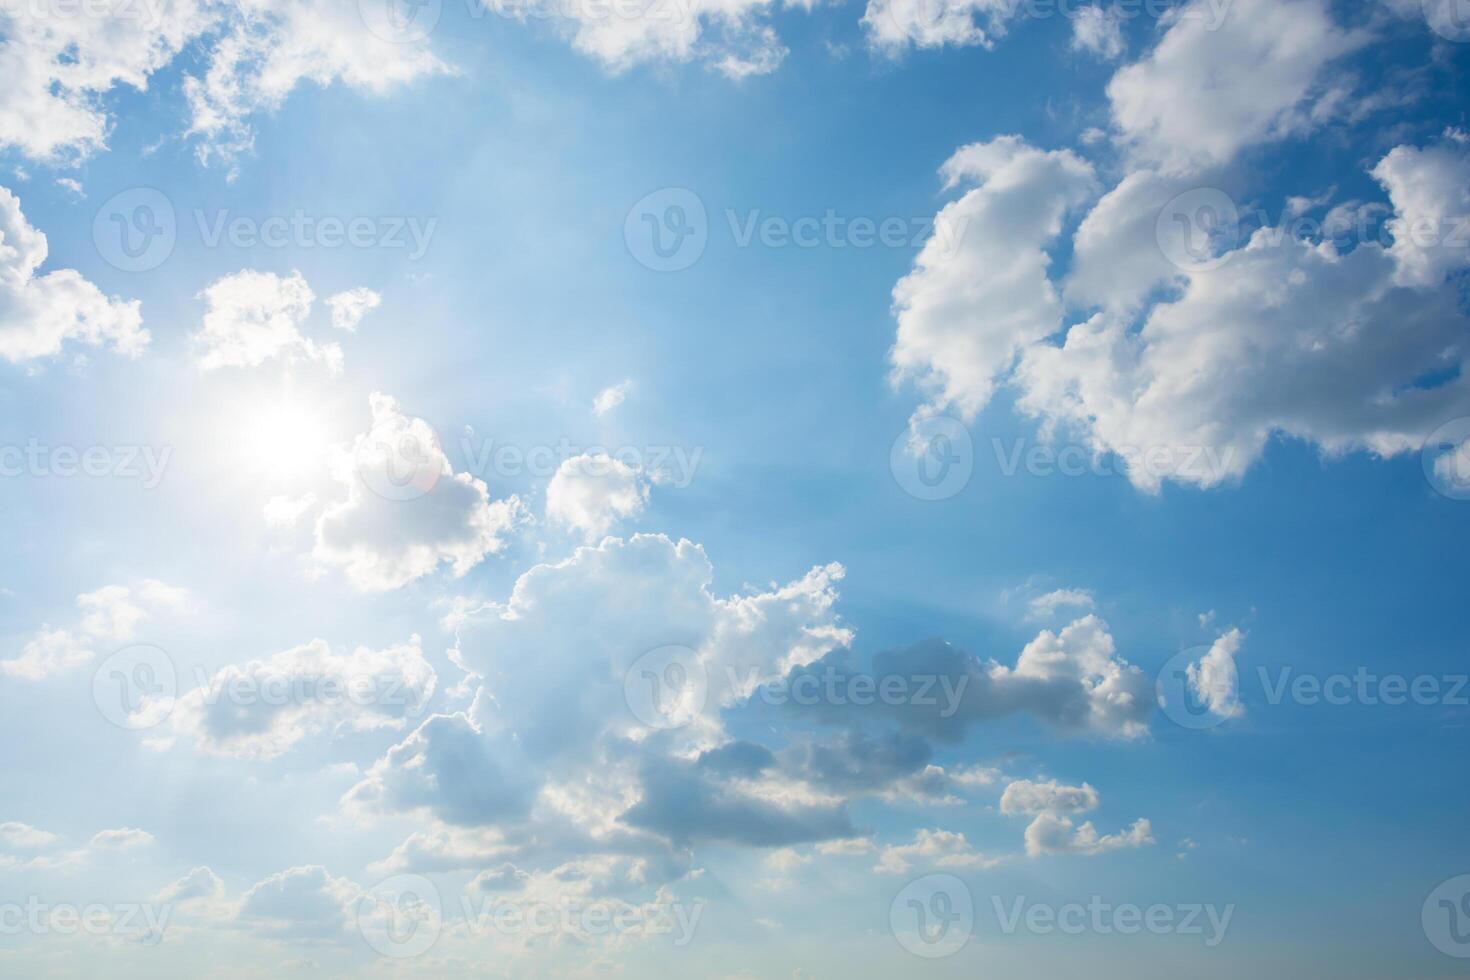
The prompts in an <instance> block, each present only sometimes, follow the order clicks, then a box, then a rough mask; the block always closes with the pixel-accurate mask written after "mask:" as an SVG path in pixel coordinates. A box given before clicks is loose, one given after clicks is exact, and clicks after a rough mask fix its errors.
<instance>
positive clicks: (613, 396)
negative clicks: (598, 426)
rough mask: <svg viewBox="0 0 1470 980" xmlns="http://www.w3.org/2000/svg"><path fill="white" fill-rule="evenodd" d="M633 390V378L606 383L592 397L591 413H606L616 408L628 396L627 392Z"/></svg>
mask: <svg viewBox="0 0 1470 980" xmlns="http://www.w3.org/2000/svg"><path fill="white" fill-rule="evenodd" d="M632 390H633V379H632V378H625V379H623V380H622V381H619V382H618V383H617V384H615V385H608V386H607V387H606V388H604V389H602V390H601V391H599V392H598V393H597V397H596V398H594V399H592V414H593V415H606V414H608V413H609V412H611V411H612V410H613V409H615V408H617V407H618V406H619V405H621V404H622V403H623V402H624V401H626V400H627V398H628V393H629V392H631V391H632Z"/></svg>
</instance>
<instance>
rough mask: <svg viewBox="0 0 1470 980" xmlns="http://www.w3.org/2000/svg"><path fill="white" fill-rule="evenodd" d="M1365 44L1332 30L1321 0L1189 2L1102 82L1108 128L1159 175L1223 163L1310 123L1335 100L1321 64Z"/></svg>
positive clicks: (1355, 35) (1348, 33) (1359, 35)
mask: <svg viewBox="0 0 1470 980" xmlns="http://www.w3.org/2000/svg"><path fill="white" fill-rule="evenodd" d="M1366 40H1367V37H1366V35H1364V34H1362V33H1359V32H1354V31H1347V30H1343V29H1341V28H1339V27H1338V26H1337V25H1336V24H1335V23H1334V22H1333V20H1332V16H1331V14H1330V12H1329V11H1328V5H1327V3H1326V0H1234V2H1233V3H1229V4H1218V3H1215V2H1214V0H1192V2H1190V3H1188V4H1186V5H1185V6H1184V7H1182V8H1180V9H1179V10H1178V11H1177V12H1175V13H1173V15H1172V16H1171V18H1170V20H1169V26H1168V29H1167V30H1166V31H1165V32H1164V36H1163V37H1162V38H1161V39H1160V40H1159V43H1158V44H1157V46H1155V47H1154V49H1153V50H1152V51H1150V52H1149V54H1148V55H1147V56H1146V57H1144V58H1143V59H1142V60H1141V61H1138V62H1136V63H1135V64H1131V65H1128V66H1126V67H1124V68H1121V69H1119V71H1118V72H1117V74H1115V75H1114V76H1113V79H1112V81H1110V82H1109V83H1108V98H1109V100H1110V101H1111V103H1112V113H1113V124H1114V126H1115V127H1116V129H1117V130H1118V132H1119V134H1120V138H1121V140H1122V141H1123V142H1124V144H1125V145H1126V146H1128V147H1129V148H1130V149H1131V150H1132V152H1133V153H1134V155H1135V156H1136V157H1137V158H1138V159H1139V160H1140V162H1143V163H1147V164H1153V165H1156V166H1158V167H1160V168H1162V169H1164V170H1168V171H1180V170H1196V169H1201V168H1204V167H1209V166H1214V165H1219V164H1223V163H1227V162H1229V161H1230V160H1231V159H1233V158H1234V157H1235V155H1236V154H1237V153H1239V152H1240V150H1242V149H1243V148H1245V147H1247V146H1250V145H1252V144H1255V143H1260V142H1263V141H1266V140H1271V139H1279V138H1281V137H1283V136H1286V135H1289V134H1291V133H1294V132H1301V131H1304V130H1307V129H1310V128H1311V127H1313V126H1315V125H1317V124H1318V123H1319V122H1320V121H1321V119H1322V115H1323V114H1324V113H1325V112H1328V111H1331V108H1332V106H1333V103H1334V101H1335V99H1334V98H1328V97H1327V96H1328V95H1329V91H1328V87H1327V86H1326V85H1325V84H1324V82H1323V78H1324V73H1325V69H1326V67H1327V66H1328V65H1329V64H1330V63H1331V62H1333V61H1334V60H1336V59H1337V58H1340V57H1342V56H1343V55H1346V54H1348V53H1350V52H1352V51H1355V50H1357V49H1358V48H1359V47H1361V46H1362V45H1363V44H1364V43H1365V42H1366ZM1339 96H1340V93H1339Z"/></svg>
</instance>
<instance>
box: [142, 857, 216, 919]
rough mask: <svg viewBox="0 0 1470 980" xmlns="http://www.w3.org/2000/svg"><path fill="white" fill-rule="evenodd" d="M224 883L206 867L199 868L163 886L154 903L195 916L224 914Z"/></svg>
mask: <svg viewBox="0 0 1470 980" xmlns="http://www.w3.org/2000/svg"><path fill="white" fill-rule="evenodd" d="M224 898H225V883H224V882H223V881H221V880H220V877H219V875H217V874H215V873H214V871H213V869H211V868H208V867H199V868H195V869H194V870H192V871H190V872H189V873H188V874H186V875H184V877H182V878H180V879H178V880H177V881H173V882H171V883H169V884H167V885H165V886H164V887H163V888H162V889H160V890H159V892H158V894H157V896H155V899H154V900H155V901H157V902H158V903H159V904H161V905H166V906H169V907H171V908H177V909H179V910H181V911H183V912H187V913H190V914H195V915H200V914H203V915H211V914H214V913H216V912H224V911H225V906H224Z"/></svg>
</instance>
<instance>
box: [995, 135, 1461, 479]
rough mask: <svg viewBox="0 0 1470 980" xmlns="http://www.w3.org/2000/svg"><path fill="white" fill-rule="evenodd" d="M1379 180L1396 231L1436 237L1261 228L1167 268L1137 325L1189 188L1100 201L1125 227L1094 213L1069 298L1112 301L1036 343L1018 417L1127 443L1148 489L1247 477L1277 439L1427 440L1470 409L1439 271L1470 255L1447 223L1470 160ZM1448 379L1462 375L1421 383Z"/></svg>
mask: <svg viewBox="0 0 1470 980" xmlns="http://www.w3.org/2000/svg"><path fill="white" fill-rule="evenodd" d="M1372 174H1373V176H1374V177H1376V178H1377V179H1378V180H1379V181H1380V183H1382V184H1383V186H1384V189H1385V191H1386V192H1387V193H1388V196H1389V197H1390V199H1391V200H1392V201H1393V203H1394V208H1395V211H1394V215H1395V219H1396V221H1395V222H1393V223H1391V226H1390V227H1391V228H1393V229H1394V230H1396V231H1400V232H1407V230H1408V228H1409V227H1410V226H1412V225H1413V224H1414V222H1415V221H1416V220H1417V219H1418V216H1419V214H1423V215H1425V216H1426V220H1427V222H1428V224H1429V225H1431V226H1433V227H1436V228H1438V229H1439V231H1438V235H1439V236H1440V237H1437V238H1435V239H1434V240H1433V241H1426V240H1422V239H1421V242H1422V244H1415V242H1414V241H1413V240H1412V238H1411V237H1400V238H1396V239H1395V241H1394V244H1393V245H1392V247H1390V248H1387V249H1385V248H1383V247H1382V246H1381V245H1379V244H1378V243H1377V242H1374V241H1367V242H1361V243H1357V244H1356V247H1354V248H1352V250H1351V251H1346V250H1344V249H1343V248H1342V247H1341V246H1340V245H1339V243H1336V242H1333V241H1331V240H1323V241H1298V240H1295V239H1293V238H1291V237H1290V236H1287V235H1284V234H1282V233H1281V232H1280V231H1278V229H1275V228H1269V227H1267V228H1260V229H1258V230H1256V231H1255V232H1254V233H1253V234H1252V235H1251V237H1250V238H1249V239H1248V240H1247V241H1246V243H1245V244H1244V245H1242V246H1241V247H1239V248H1237V249H1234V250H1230V251H1227V252H1224V253H1222V255H1221V258H1220V261H1219V262H1218V263H1217V265H1218V267H1215V268H1210V269H1208V270H1203V271H1186V270H1183V269H1170V270H1169V271H1170V272H1172V275H1170V277H1169V278H1170V280H1171V281H1172V283H1173V285H1174V288H1173V289H1171V290H1170V291H1169V292H1168V293H1167V294H1165V295H1163V296H1162V297H1161V298H1159V299H1158V301H1157V302H1156V303H1155V304H1154V305H1153V306H1152V308H1150V309H1148V310H1147V312H1146V313H1145V314H1144V315H1143V320H1142V324H1141V326H1137V327H1135V326H1134V314H1133V313H1132V312H1131V310H1132V309H1133V308H1134V307H1135V306H1137V305H1139V304H1140V303H1141V301H1142V300H1143V299H1144V298H1145V296H1146V294H1147V293H1148V292H1149V290H1150V289H1151V288H1153V285H1154V283H1153V280H1155V278H1156V277H1159V276H1160V275H1161V274H1163V273H1164V270H1165V269H1169V267H1168V266H1162V267H1161V265H1160V263H1159V260H1158V255H1159V253H1160V250H1159V247H1158V244H1157V242H1155V241H1154V240H1153V239H1152V236H1151V235H1150V234H1148V233H1146V232H1145V231H1144V228H1145V226H1146V225H1148V224H1151V223H1152V221H1153V220H1154V216H1156V215H1158V214H1159V210H1160V209H1161V208H1162V207H1164V205H1165V203H1166V202H1167V201H1168V199H1169V197H1171V196H1172V192H1173V191H1174V190H1175V188H1176V187H1177V184H1176V183H1174V182H1171V181H1169V180H1161V179H1158V178H1154V177H1151V176H1144V177H1138V176H1137V175H1135V176H1134V177H1131V178H1129V179H1128V180H1125V181H1124V184H1123V185H1120V188H1119V189H1118V190H1116V191H1115V192H1114V194H1113V195H1109V198H1111V199H1112V200H1111V201H1110V200H1109V199H1107V198H1105V199H1104V201H1103V203H1101V204H1099V206H1098V211H1099V212H1101V211H1102V210H1103V209H1104V208H1105V207H1106V208H1108V214H1109V219H1110V220H1112V219H1116V220H1118V221H1120V222H1121V224H1119V225H1117V226H1115V227H1116V228H1123V229H1126V230H1123V231H1121V232H1119V233H1117V234H1113V233H1110V232H1109V231H1108V230H1107V229H1106V227H1105V226H1106V224H1107V222H1106V221H1099V222H1098V223H1096V224H1094V223H1093V217H1092V216H1089V218H1088V219H1087V220H1086V221H1084V222H1083V228H1082V230H1081V231H1079V233H1078V269H1079V272H1078V276H1079V277H1080V279H1079V280H1078V281H1080V282H1083V283H1084V285H1079V286H1077V287H1076V288H1075V289H1074V290H1073V291H1074V292H1076V293H1078V295H1079V296H1088V297H1090V298H1093V299H1096V300H1100V301H1103V302H1105V303H1107V304H1108V306H1107V308H1106V309H1105V310H1104V311H1103V312H1101V313H1098V314H1096V315H1095V316H1093V317H1092V318H1091V319H1089V320H1088V321H1086V322H1085V323H1081V324H1078V325H1076V326H1073V327H1072V328H1071V329H1070V331H1069V332H1068V333H1067V335H1066V339H1065V341H1064V343H1063V344H1062V345H1061V346H1055V345H1052V344H1049V343H1042V344H1037V345H1034V346H1032V347H1031V348H1030V349H1028V350H1027V351H1026V353H1025V355H1024V356H1023V358H1022V361H1021V364H1020V367H1019V369H1018V370H1017V372H1016V380H1017V381H1018V382H1019V385H1020V387H1021V389H1022V392H1023V394H1022V397H1021V398H1020V400H1019V406H1020V408H1021V410H1022V411H1023V412H1025V413H1027V414H1030V415H1033V416H1035V417H1037V418H1039V419H1041V420H1042V421H1043V422H1044V423H1045V426H1046V429H1047V430H1048V431H1051V430H1053V429H1065V430H1067V431H1070V432H1074V433H1076V434H1078V435H1079V436H1080V437H1082V438H1083V439H1084V440H1085V441H1086V442H1088V443H1089V444H1090V445H1091V447H1092V448H1093V449H1094V451H1096V452H1098V453H1103V452H1113V453H1117V454H1118V455H1119V456H1120V457H1121V458H1122V460H1123V463H1124V465H1125V466H1126V468H1127V472H1128V476H1129V478H1130V479H1131V480H1132V482H1133V483H1134V484H1135V485H1136V486H1138V487H1140V488H1141V489H1144V490H1148V491H1156V490H1158V488H1159V487H1160V486H1161V484H1162V483H1163V482H1164V481H1165V480H1174V481H1178V482H1182V483H1192V484H1197V485H1199V486H1205V487H1208V486H1214V485H1216V484H1219V483H1221V482H1224V481H1226V480H1231V479H1238V478H1239V477H1240V476H1241V475H1243V474H1244V473H1245V472H1246V470H1247V469H1249V467H1250V466H1251V465H1252V464H1253V463H1254V462H1255V461H1256V460H1257V459H1259V457H1260V456H1261V454H1262V453H1263V452H1264V451H1265V448H1266V445H1267V444H1268V442H1269V441H1270V440H1271V438H1272V437H1273V436H1275V435H1277V434H1278V433H1279V434H1285V435H1289V436H1294V437H1297V438H1301V439H1305V440H1309V441H1311V442H1314V443H1316V444H1317V445H1319V446H1321V447H1322V448H1323V449H1324V450H1325V451H1326V452H1328V453H1331V454H1340V453H1344V452H1348V451H1352V450H1358V449H1367V450H1370V451H1372V452H1375V453H1377V454H1380V455H1384V456H1387V455H1392V454H1395V453H1400V452H1405V451H1415V450H1418V449H1419V447H1420V446H1421V445H1422V443H1423V441H1424V439H1425V437H1426V435H1427V434H1428V433H1429V432H1430V431H1432V430H1433V429H1434V428H1435V427H1436V426H1437V425H1439V424H1440V423H1441V422H1443V421H1444V420H1445V419H1449V418H1454V417H1456V416H1459V415H1465V414H1470V379H1467V373H1466V372H1463V371H1459V370H1458V369H1459V367H1460V365H1461V364H1463V362H1464V360H1465V358H1466V353H1467V344H1466V340H1465V336H1466V334H1465V317H1464V314H1463V312H1462V311H1461V310H1460V308H1459V302H1458V298H1457V296H1456V292H1455V289H1454V287H1453V285H1450V284H1446V283H1445V282H1444V281H1443V280H1444V277H1445V274H1446V272H1447V271H1448V270H1449V269H1451V268H1454V267H1463V266H1464V264H1465V263H1466V260H1467V258H1470V254H1467V252H1466V250H1465V249H1463V248H1459V249H1455V248H1444V247H1442V243H1443V242H1444V241H1445V238H1444V237H1443V236H1446V235H1448V234H1449V233H1450V231H1451V229H1452V228H1453V225H1454V223H1453V222H1445V221H1442V220H1441V219H1442V218H1443V216H1446V215H1450V214H1455V213H1463V209H1464V207H1465V204H1466V196H1465V195H1466V190H1465V188H1466V186H1467V185H1470V153H1467V151H1466V149H1465V148H1464V147H1463V146H1460V145H1458V144H1456V143H1454V142H1453V141H1446V142H1445V143H1443V144H1441V145H1438V146H1436V147H1434V148H1432V149H1431V150H1428V151H1421V150H1416V149H1414V148H1410V147H1400V148H1398V149H1396V150H1394V151H1392V152H1391V153H1389V154H1388V155H1387V156H1386V157H1385V158H1384V160H1383V161H1382V162H1380V164H1379V165H1378V166H1376V167H1375V168H1374V169H1373V170H1372ZM1457 175H1458V176H1457ZM1114 195H1117V196H1116V197H1115V196H1114ZM1408 209H1416V210H1417V211H1418V213H1419V214H1416V213H1415V211H1414V210H1408ZM1096 213H1097V212H1095V214H1096ZM1090 226H1091V230H1089V227H1090ZM1324 227H1326V226H1324ZM1421 230H1422V227H1421ZM1084 233H1085V234H1084ZM1110 272H1111V273H1112V274H1113V277H1114V278H1113V283H1114V284H1113V286H1111V287H1109V286H1106V285H1103V284H1104V283H1105V282H1106V281H1107V278H1108V276H1109V273H1110ZM1450 372H1452V373H1451V377H1452V379H1453V380H1450V381H1446V382H1444V383H1440V384H1436V385H1425V384H1422V383H1420V379H1422V378H1425V377H1427V376H1433V375H1437V374H1438V375H1444V374H1446V373H1450Z"/></svg>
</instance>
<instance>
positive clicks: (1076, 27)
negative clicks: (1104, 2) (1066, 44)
mask: <svg viewBox="0 0 1470 980" xmlns="http://www.w3.org/2000/svg"><path fill="white" fill-rule="evenodd" d="M1072 50H1073V51H1088V52H1091V53H1092V54H1095V55H1097V56H1098V57H1099V58H1102V59H1104V60H1107V61H1112V60H1113V59H1114V58H1119V57H1122V55H1123V19H1122V15H1121V14H1120V13H1119V12H1118V10H1117V9H1116V8H1104V7H1083V8H1081V9H1079V10H1077V11H1076V12H1075V13H1074V14H1073V15H1072Z"/></svg>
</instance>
